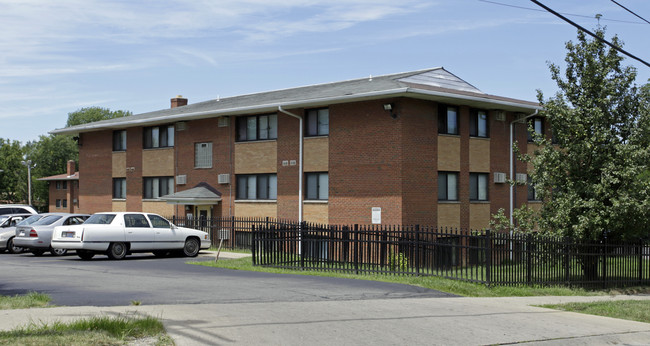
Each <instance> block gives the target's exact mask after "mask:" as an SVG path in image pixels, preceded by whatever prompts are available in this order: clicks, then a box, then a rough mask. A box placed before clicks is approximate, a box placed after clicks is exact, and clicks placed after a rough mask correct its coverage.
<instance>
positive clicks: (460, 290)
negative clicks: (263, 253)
mask: <svg viewBox="0 0 650 346" xmlns="http://www.w3.org/2000/svg"><path fill="white" fill-rule="evenodd" d="M189 263H191V264H196V265H202V266H208V267H216V268H225V269H234V270H246V271H255V272H264V273H276V274H296V275H312V276H325V277H337V278H347V279H358V280H371V281H382V282H391V283H399V284H406V285H413V286H419V287H424V288H429V289H434V290H438V291H442V292H447V293H451V294H456V295H460V296H466V297H528V296H588V295H605V294H611V293H612V291H609V290H607V291H590V290H586V289H582V288H567V287H558V286H551V287H546V286H517V287H505V286H497V287H487V286H485V285H483V284H477V283H472V282H466V281H459V280H451V279H445V278H440V277H434V276H408V275H389V274H386V275H378V274H367V275H366V274H364V275H355V274H349V273H341V272H333V271H311V270H304V271H302V270H290V269H283V268H271V267H261V266H253V263H252V258H251V257H245V258H239V259H220V260H219V261H218V262H216V263H215V262H214V261H201V262H189ZM647 290H648V288H639V289H637V290H636V292H635V293H640V292H639V291H641V292H643V291H647ZM628 292H629V290H628V291H626V292H614V293H628Z"/></svg>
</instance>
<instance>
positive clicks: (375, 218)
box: [372, 207, 381, 225]
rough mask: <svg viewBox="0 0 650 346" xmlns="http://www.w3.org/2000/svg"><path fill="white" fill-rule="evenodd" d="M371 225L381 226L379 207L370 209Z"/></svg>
mask: <svg viewBox="0 0 650 346" xmlns="http://www.w3.org/2000/svg"><path fill="white" fill-rule="evenodd" d="M372 224H373V225H379V224H381V208H379V207H372Z"/></svg>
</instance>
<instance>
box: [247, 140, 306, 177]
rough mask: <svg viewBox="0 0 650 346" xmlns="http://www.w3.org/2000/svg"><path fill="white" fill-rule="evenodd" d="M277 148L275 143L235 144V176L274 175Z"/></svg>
mask: <svg viewBox="0 0 650 346" xmlns="http://www.w3.org/2000/svg"><path fill="white" fill-rule="evenodd" d="M278 136H280V135H279V134H278ZM297 145H298V144H297V143H296V146H297ZM277 148H278V143H277V142H276V141H268V142H240V143H235V174H252V173H276V172H277V161H278V155H277V153H278V149H277Z"/></svg>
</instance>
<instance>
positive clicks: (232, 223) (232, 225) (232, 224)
mask: <svg viewBox="0 0 650 346" xmlns="http://www.w3.org/2000/svg"><path fill="white" fill-rule="evenodd" d="M230 239H232V243H231V244H232V248H233V249H234V248H236V247H237V231H236V230H235V217H234V216H231V217H230Z"/></svg>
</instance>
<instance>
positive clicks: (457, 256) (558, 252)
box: [250, 219, 650, 287]
mask: <svg viewBox="0 0 650 346" xmlns="http://www.w3.org/2000/svg"><path fill="white" fill-rule="evenodd" d="M250 226H251V227H253V238H252V253H253V264H254V265H262V266H270V267H281V268H291V269H300V270H320V271H337V272H352V273H357V274H363V273H367V274H371V273H381V274H392V275H423V276H439V277H444V278H449V279H455V280H464V281H471V282H477V283H483V284H487V285H568V286H583V287H612V286H630V285H647V284H650V245H649V244H648V243H647V242H641V241H639V242H631V243H608V242H607V239H603V240H602V241H598V242H579V241H576V240H574V239H568V238H559V237H552V236H541V235H535V234H513V235H510V234H508V233H491V232H489V231H485V232H476V231H464V230H451V229H437V228H433V227H420V226H378V225H373V226H363V225H354V226H322V225H314V224H308V223H302V224H298V223H295V222H294V223H290V222H279V221H275V220H273V221H272V220H268V219H267V220H265V222H263V223H251V224H250Z"/></svg>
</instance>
